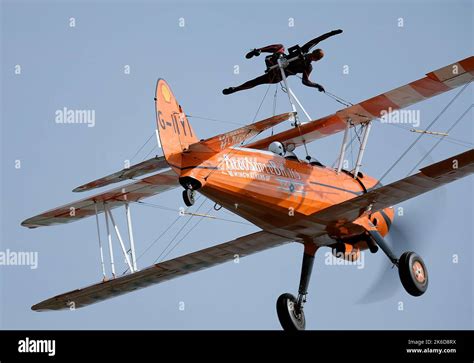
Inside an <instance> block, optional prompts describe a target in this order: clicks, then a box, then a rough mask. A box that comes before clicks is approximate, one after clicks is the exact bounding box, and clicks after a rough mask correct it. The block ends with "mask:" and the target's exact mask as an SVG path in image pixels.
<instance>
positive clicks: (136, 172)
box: [73, 156, 169, 192]
mask: <svg viewBox="0 0 474 363" xmlns="http://www.w3.org/2000/svg"><path fill="white" fill-rule="evenodd" d="M168 167H169V165H168V163H167V162H166V159H165V157H164V156H155V157H154V158H151V159H148V160H145V161H142V162H141V163H139V164H136V165H132V166H131V167H129V168H125V169H122V170H120V171H117V172H116V173H113V174H110V175H107V176H104V177H102V178H100V179H97V180H94V181H91V182H89V183H87V184H84V185H81V186H79V187H77V188H75V189H73V192H85V191H89V190H92V189H96V188H102V187H105V186H106V185H109V184H113V183H120V182H122V181H124V180H127V179H134V178H137V177H140V176H142V175H145V174H150V173H153V172H155V171H159V170H162V169H166V168H168Z"/></svg>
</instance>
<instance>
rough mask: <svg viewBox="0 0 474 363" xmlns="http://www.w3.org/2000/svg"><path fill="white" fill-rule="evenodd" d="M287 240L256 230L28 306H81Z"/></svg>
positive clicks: (37, 309) (58, 307)
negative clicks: (228, 240)
mask: <svg viewBox="0 0 474 363" xmlns="http://www.w3.org/2000/svg"><path fill="white" fill-rule="evenodd" d="M287 242H290V241H289V240H288V238H285V237H280V236H278V235H275V234H272V233H268V232H265V231H260V232H256V233H252V234H249V235H246V236H242V237H239V238H236V239H234V240H232V241H230V242H226V243H222V244H219V245H217V246H213V247H209V248H206V249H203V250H200V251H197V252H193V253H190V254H188V255H184V256H180V257H177V258H174V259H172V260H168V261H165V262H161V263H158V264H156V265H152V266H150V267H148V268H146V269H144V270H141V271H138V272H135V273H132V274H128V275H125V276H122V277H118V278H115V279H111V280H108V281H105V282H100V283H98V284H95V285H91V286H88V287H85V288H82V289H77V290H73V291H70V292H67V293H64V294H61V295H58V296H54V297H52V298H50V299H47V300H44V301H42V302H40V303H38V304H36V305H34V306H32V307H31V309H32V310H35V311H45V310H63V309H72V308H81V307H84V306H87V305H91V304H94V303H97V302H100V301H103V300H107V299H111V298H113V297H116V296H119V295H122V294H126V293H128V292H132V291H135V290H138V289H142V288H145V287H148V286H150V285H154V284H159V283H161V282H164V281H167V280H171V279H173V278H176V277H179V276H182V275H186V274H189V273H192V272H196V271H199V270H202V269H205V268H208V267H212V266H215V265H218V264H221V263H224V262H228V261H232V260H233V259H235V256H236V255H238V256H239V258H240V257H244V256H247V255H251V254H253V253H256V252H260V251H263V250H266V249H269V248H271V247H275V246H278V245H281V244H284V243H287Z"/></svg>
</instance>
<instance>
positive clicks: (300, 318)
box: [276, 294, 306, 331]
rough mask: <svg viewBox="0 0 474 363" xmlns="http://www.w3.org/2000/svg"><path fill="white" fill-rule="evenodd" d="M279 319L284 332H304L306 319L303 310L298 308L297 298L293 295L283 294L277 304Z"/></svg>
mask: <svg viewBox="0 0 474 363" xmlns="http://www.w3.org/2000/svg"><path fill="white" fill-rule="evenodd" d="M276 308H277V314H278V319H279V320H280V324H281V326H282V328H283V330H287V331H295V330H304V329H305V327H306V319H305V317H304V311H303V309H299V308H298V306H297V301H296V298H295V297H294V296H293V295H291V294H282V295H280V297H279V298H278V300H277V303H276Z"/></svg>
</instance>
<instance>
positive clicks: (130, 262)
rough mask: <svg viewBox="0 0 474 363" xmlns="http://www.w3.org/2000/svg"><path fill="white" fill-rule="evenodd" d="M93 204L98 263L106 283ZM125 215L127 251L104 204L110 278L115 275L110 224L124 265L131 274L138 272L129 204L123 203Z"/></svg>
mask: <svg viewBox="0 0 474 363" xmlns="http://www.w3.org/2000/svg"><path fill="white" fill-rule="evenodd" d="M94 204H95V211H96V223H97V236H98V238H99V250H100V262H101V268H102V275H103V281H106V280H107V274H106V272H105V263H104V252H103V249H102V240H101V236H100V226H99V217H98V209H97V202H94ZM125 215H126V220H127V230H128V239H129V241H130V249H129V250H128V251H127V249H126V248H125V243H124V240H123V238H122V235H121V234H120V230H119V228H118V226H117V223H115V219H114V216H113V215H112V211H111V210H110V208H109V207H108V206H107V203H106V202H104V217H105V227H106V231H107V240H108V245H109V256H110V268H111V271H112V278H115V277H116V273H115V261H114V251H113V243H112V234H111V231H110V223H111V224H112V226H113V228H114V231H115V235H116V236H117V239H118V241H119V244H120V247H121V250H122V253H123V257H124V260H125V263H126V264H127V266H128V269H129V271H131V273H134V272H137V271H138V267H137V257H136V252H135V239H134V237H133V228H132V215H131V212H130V205H129V203H125Z"/></svg>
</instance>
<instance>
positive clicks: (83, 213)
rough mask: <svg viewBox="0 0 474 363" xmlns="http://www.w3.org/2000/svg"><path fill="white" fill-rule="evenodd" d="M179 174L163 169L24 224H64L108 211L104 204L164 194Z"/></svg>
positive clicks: (109, 205) (110, 204)
mask: <svg viewBox="0 0 474 363" xmlns="http://www.w3.org/2000/svg"><path fill="white" fill-rule="evenodd" d="M179 185H180V184H179V182H178V176H177V175H176V173H175V172H174V171H173V170H171V169H167V170H163V171H161V172H159V173H157V174H154V175H151V176H149V177H146V178H144V179H140V180H138V181H136V182H133V183H130V184H127V185H125V186H123V187H118V188H115V189H112V190H109V191H107V192H104V193H101V194H97V195H93V196H91V197H88V198H85V199H81V200H78V201H77V202H73V203H70V204H67V205H64V206H62V207H58V208H55V209H52V210H49V211H47V212H44V213H41V214H39V215H37V216H35V217H31V218H28V219H26V220H24V221H23V222H22V223H21V225H22V226H24V227H29V228H35V227H41V226H51V225H55V224H64V223H69V222H74V221H76V220H79V219H82V218H85V217H89V216H92V215H94V214H95V213H96V208H97V213H101V212H103V211H104V203H106V204H107V208H108V209H109V210H110V209H113V208H116V207H119V206H121V205H124V204H126V203H128V202H137V201H139V200H141V199H143V198H147V197H151V196H153V195H156V194H159V193H162V192H164V191H167V190H169V189H173V188H176V187H178V186H179Z"/></svg>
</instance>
